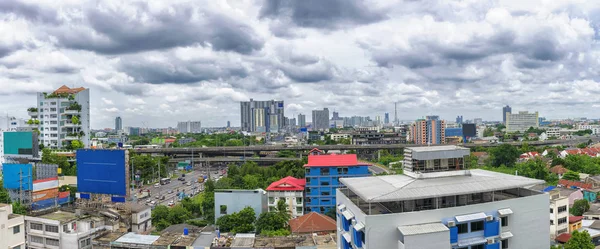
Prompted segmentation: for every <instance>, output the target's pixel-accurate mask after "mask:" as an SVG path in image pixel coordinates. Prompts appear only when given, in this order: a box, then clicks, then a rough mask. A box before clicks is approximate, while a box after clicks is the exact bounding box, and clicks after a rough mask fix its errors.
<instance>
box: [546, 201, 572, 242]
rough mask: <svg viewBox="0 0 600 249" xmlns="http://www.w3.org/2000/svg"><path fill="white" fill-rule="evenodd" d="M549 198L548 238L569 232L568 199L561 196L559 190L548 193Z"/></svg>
mask: <svg viewBox="0 0 600 249" xmlns="http://www.w3.org/2000/svg"><path fill="white" fill-rule="evenodd" d="M549 194H550V195H549V196H550V237H551V238H556V236H558V235H560V234H561V233H568V232H569V197H568V196H561V195H560V191H559V190H552V191H550V192H549Z"/></svg>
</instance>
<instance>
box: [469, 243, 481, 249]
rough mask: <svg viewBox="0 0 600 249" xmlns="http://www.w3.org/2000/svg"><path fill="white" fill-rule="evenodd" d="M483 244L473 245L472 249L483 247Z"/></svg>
mask: <svg viewBox="0 0 600 249" xmlns="http://www.w3.org/2000/svg"><path fill="white" fill-rule="evenodd" d="M483 248H484V247H483V244H481V245H476V246H471V249H483Z"/></svg>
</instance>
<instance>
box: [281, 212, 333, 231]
mask: <svg viewBox="0 0 600 249" xmlns="http://www.w3.org/2000/svg"><path fill="white" fill-rule="evenodd" d="M289 223H290V229H291V230H292V233H316V232H331V231H335V230H336V229H337V224H336V223H335V220H334V219H332V218H331V217H329V216H327V215H323V214H319V213H315V212H310V213H308V214H305V215H303V216H300V217H298V218H295V219H291V220H290V221H289Z"/></svg>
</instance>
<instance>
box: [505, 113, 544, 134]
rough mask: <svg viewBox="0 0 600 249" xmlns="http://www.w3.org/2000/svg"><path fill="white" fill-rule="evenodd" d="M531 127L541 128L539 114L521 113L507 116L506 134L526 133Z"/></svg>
mask: <svg viewBox="0 0 600 249" xmlns="http://www.w3.org/2000/svg"><path fill="white" fill-rule="evenodd" d="M529 127H533V128H538V127H540V119H539V114H538V112H532V113H529V112H527V111H521V112H519V113H507V114H506V132H516V131H519V132H524V131H526V130H527V129H529Z"/></svg>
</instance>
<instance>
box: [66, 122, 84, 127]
mask: <svg viewBox="0 0 600 249" xmlns="http://www.w3.org/2000/svg"><path fill="white" fill-rule="evenodd" d="M64 127H81V124H75V123H73V122H65V124H64Z"/></svg>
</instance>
